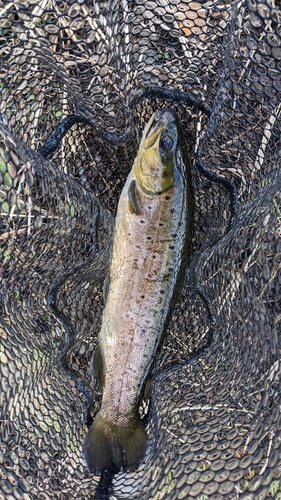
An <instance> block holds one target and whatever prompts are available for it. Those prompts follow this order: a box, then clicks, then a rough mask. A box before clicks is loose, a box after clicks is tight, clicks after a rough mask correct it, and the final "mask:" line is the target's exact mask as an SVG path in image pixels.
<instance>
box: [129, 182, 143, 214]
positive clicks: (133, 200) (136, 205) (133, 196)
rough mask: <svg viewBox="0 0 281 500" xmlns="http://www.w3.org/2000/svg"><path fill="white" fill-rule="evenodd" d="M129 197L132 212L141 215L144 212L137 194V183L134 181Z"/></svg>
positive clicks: (130, 187)
mask: <svg viewBox="0 0 281 500" xmlns="http://www.w3.org/2000/svg"><path fill="white" fill-rule="evenodd" d="M128 196H129V207H130V210H131V212H134V213H135V214H137V215H141V213H142V211H141V205H140V200H139V196H138V193H137V183H136V181H135V180H134V179H133V180H132V181H131V184H130V186H129V189H128Z"/></svg>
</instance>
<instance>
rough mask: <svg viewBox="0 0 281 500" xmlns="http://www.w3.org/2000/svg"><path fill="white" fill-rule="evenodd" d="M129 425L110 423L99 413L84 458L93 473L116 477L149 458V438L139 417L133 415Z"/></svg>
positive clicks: (88, 437) (90, 430)
mask: <svg viewBox="0 0 281 500" xmlns="http://www.w3.org/2000/svg"><path fill="white" fill-rule="evenodd" d="M126 424H127V425H125V426H122V427H121V426H118V425H114V424H113V423H109V422H108V421H107V419H106V417H105V416H104V414H103V412H102V411H99V412H98V413H97V415H96V417H95V420H94V422H93V424H92V426H91V427H90V429H89V431H88V434H87V436H86V438H85V441H84V443H83V448H82V455H83V457H84V459H85V461H86V463H87V466H88V468H89V470H90V472H93V473H94V474H101V473H102V472H104V471H108V472H112V473H114V474H116V473H118V472H119V471H121V470H123V471H128V470H133V469H135V468H136V466H137V465H138V464H139V463H140V462H141V460H142V459H143V457H144V455H145V451H146V448H147V443H148V438H147V434H146V432H145V430H144V428H143V425H142V421H141V419H140V417H139V416H138V415H132V416H131V417H130V418H129V419H128V421H126Z"/></svg>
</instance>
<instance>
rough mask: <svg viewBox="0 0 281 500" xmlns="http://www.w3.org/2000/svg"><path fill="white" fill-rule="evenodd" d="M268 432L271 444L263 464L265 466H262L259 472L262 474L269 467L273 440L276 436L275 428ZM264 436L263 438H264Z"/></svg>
mask: <svg viewBox="0 0 281 500" xmlns="http://www.w3.org/2000/svg"><path fill="white" fill-rule="evenodd" d="M266 434H269V436H270V437H269V444H268V450H267V453H266V459H265V463H264V465H263V467H262V468H261V470H260V472H259V475H260V476H261V475H262V474H263V473H264V471H265V469H266V468H267V465H268V459H269V455H270V452H271V447H272V441H273V438H274V436H275V432H274V431H273V430H270V431H268V433H266ZM266 434H265V435H264V436H263V438H264V437H265V436H266ZM263 438H262V439H263ZM262 439H261V440H260V442H261V441H262Z"/></svg>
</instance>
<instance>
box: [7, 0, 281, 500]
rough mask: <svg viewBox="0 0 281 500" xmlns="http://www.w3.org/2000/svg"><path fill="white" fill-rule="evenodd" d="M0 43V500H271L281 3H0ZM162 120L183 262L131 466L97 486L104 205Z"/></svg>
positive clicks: (279, 276)
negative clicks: (172, 149) (173, 141)
mask: <svg viewBox="0 0 281 500" xmlns="http://www.w3.org/2000/svg"><path fill="white" fill-rule="evenodd" d="M0 30H1V31H0V33H1V37H0V75H1V83H0V88H1V103H0V106H1V107H0V113H1V117H0V140H1V149H0V151H1V154H0V177H1V185H0V203H1V235H0V251H1V263H0V309H1V319H0V321H1V324H0V328H1V335H0V371H1V393H0V400H1V404H0V418H1V441H0V473H1V477H0V498H1V500H14V499H16V500H21V499H23V500H29V499H30V500H31V499H32V500H43V499H45V500H47V499H52V498H54V499H56V500H66V499H69V498H77V499H81V500H82V499H92V498H112V499H113V498H116V499H117V498H135V499H151V500H160V499H166V498H169V499H189V498H190V499H197V500H219V499H223V498H226V499H228V500H230V499H231V500H232V499H233V500H234V499H237V498H239V499H242V498H244V499H264V498H276V499H277V498H281V494H280V493H278V491H281V487H280V476H281V472H280V471H281V447H280V439H281V434H280V430H281V416H280V353H279V349H280V347H279V343H280V340H279V339H280V338H281V331H280V319H281V304H280V284H281V271H280V262H281V259H280V252H281V196H280V189H281V174H280V163H281V162H280V151H281V144H280V107H281V104H280V90H281V63H280V61H281V5H280V2H278V0H267V1H264V2H262V1H259V0H240V1H233V2H230V1H226V2H220V1H219V0H210V1H199V0H198V1H187V0H184V1H179V0H170V1H168V0H155V1H148V2H147V1H143V0H136V1H127V0H122V1H120V2H119V1H115V0H114V1H110V2H103V1H96V2H94V1H90V0H65V1H62V0H40V1H38V0H36V1H35V0H26V1H25V0H21V1H6V0H2V1H0ZM167 107H172V108H173V109H175V110H176V111H177V113H178V115H179V117H180V121H181V124H182V126H183V129H184V131H185V139H186V144H187V147H188V150H189V154H190V158H191V162H192V176H193V189H194V199H195V216H194V231H193V252H192V259H191V263H190V268H189V271H188V273H187V276H186V281H185V285H184V287H183V290H182V291H181V293H180V295H179V297H178V300H177V304H176V306H175V309H174V311H173V314H172V317H171V320H170V323H169V327H168V331H167V333H166V335H165V340H164V343H163V346H162V349H161V351H160V352H159V354H158V355H157V362H156V368H155V373H154V378H153V383H152V389H151V396H150V403H149V410H148V414H147V415H146V416H145V417H144V422H145V426H146V430H147V432H148V434H149V436H150V446H149V449H148V452H147V455H146V457H145V460H144V462H143V463H142V464H141V465H140V466H139V467H138V469H137V470H135V471H134V472H130V473H120V474H117V475H115V476H114V477H113V478H111V479H110V480H109V479H108V478H106V477H102V478H99V477H97V476H94V475H93V474H91V473H89V471H88V469H87V467H86V464H85V462H84V460H83V458H82V455H81V448H82V442H83V439H84V437H85V435H86V433H87V425H86V422H87V421H88V420H87V416H89V411H90V415H91V416H92V417H93V416H94V415H95V413H96V412H97V410H98V409H99V406H100V401H101V392H100V391H99V389H98V388H97V386H96V384H95V382H94V381H93V379H92V375H91V371H90V360H91V356H92V353H93V351H94V348H95V345H96V343H97V336H98V332H99V329H100V325H101V318H102V310H103V299H102V287H103V282H104V279H105V276H106V274H107V270H108V265H109V258H110V248H111V241H112V233H113V228H114V215H115V213H116V206H117V202H118V198H119V195H120V192H121V190H122V187H123V185H124V182H125V179H126V177H127V175H128V173H129V171H130V169H131V167H132V163H133V161H134V158H135V155H136V152H137V150H138V145H139V142H140V138H141V133H142V130H143V128H144V125H145V124H146V123H147V121H148V119H149V117H150V116H151V114H152V113H153V111H155V110H157V109H159V108H167ZM69 116H70V117H71V118H67V117H69ZM65 119H66V121H62V120H65ZM60 123H62V124H65V126H64V125H59V128H56V127H57V126H58V124H60ZM53 134H55V135H53ZM211 316H213V317H214V320H215V321H211V319H212V318H211ZM143 411H144V410H143ZM144 413H146V410H145V411H144Z"/></svg>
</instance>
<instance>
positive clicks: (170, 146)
mask: <svg viewBox="0 0 281 500" xmlns="http://www.w3.org/2000/svg"><path fill="white" fill-rule="evenodd" d="M178 143H179V121H178V117H177V114H176V112H175V111H174V110H172V109H168V110H163V109H160V110H158V111H156V112H155V113H154V114H153V115H152V117H151V118H150V120H149V122H148V123H147V125H146V127H145V129H144V132H143V136H142V140H141V143H140V147H139V151H138V154H137V157H136V160H135V163H134V168H133V170H134V175H135V177H136V179H137V181H138V184H139V186H140V188H141V189H142V190H143V191H144V192H145V193H147V194H152V195H154V194H161V193H164V192H165V191H168V190H169V189H171V188H172V187H173V185H174V167H175V164H176V155H177V148H178Z"/></svg>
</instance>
